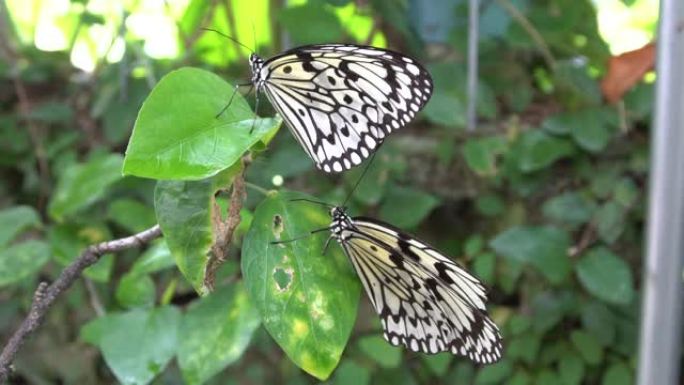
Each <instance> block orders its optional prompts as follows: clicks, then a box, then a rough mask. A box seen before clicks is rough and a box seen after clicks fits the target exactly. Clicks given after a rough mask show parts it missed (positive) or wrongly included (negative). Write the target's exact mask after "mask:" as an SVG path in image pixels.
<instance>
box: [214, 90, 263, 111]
mask: <svg viewBox="0 0 684 385" xmlns="http://www.w3.org/2000/svg"><path fill="white" fill-rule="evenodd" d="M247 86H250V88H249V89H250V91H249V92H251V91H252V87H254V85H253V84H252V83H244V84H236V85H235V87H234V88H233V94H232V95H230V99H228V104H226V106H225V107H223V108H222V109H221V111H219V113H218V114H216V116H215V117H214V118H215V119H218V118H219V117H220V116H221V115H223V113H224V112H226V110H227V109H228V107H230V105H231V104H232V103H233V98H235V94H236V93H237V92H238V89H239V88H240V87H247Z"/></svg>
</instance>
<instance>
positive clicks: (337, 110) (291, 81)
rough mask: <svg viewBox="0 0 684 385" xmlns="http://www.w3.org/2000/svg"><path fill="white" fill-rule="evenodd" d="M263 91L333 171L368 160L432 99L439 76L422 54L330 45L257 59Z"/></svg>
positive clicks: (255, 70)
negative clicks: (435, 76) (415, 56)
mask: <svg viewBox="0 0 684 385" xmlns="http://www.w3.org/2000/svg"><path fill="white" fill-rule="evenodd" d="M249 62H250V67H251V70H252V83H253V84H254V86H255V87H256V90H257V92H259V91H260V90H263V91H264V92H265V93H266V96H267V97H268V100H270V101H271V104H273V106H274V107H275V109H276V111H278V113H279V114H280V115H281V116H282V117H283V119H284V120H285V122H286V123H287V126H288V127H289V128H290V130H291V131H292V133H293V134H294V136H295V138H297V141H298V142H299V144H300V145H301V146H302V147H304V149H305V150H306V152H307V154H309V156H310V157H311V159H313V161H314V162H315V163H316V167H318V168H319V169H322V170H323V171H325V172H341V171H344V170H348V169H350V168H351V167H353V166H356V165H358V164H360V163H361V162H362V161H363V160H364V159H366V158H367V157H368V156H370V154H372V153H373V151H374V150H375V149H377V148H378V146H379V145H380V144H381V143H382V141H383V140H384V138H385V136H387V135H388V134H389V133H391V132H392V131H394V130H397V129H399V128H401V127H403V126H405V125H406V124H407V123H408V122H410V121H411V119H413V118H414V117H415V116H416V113H417V112H418V111H420V110H421V109H422V108H423V106H425V104H426V103H427V101H428V100H429V99H430V96H431V94H432V79H431V78H430V74H429V73H428V72H427V71H426V70H425V69H424V68H423V67H422V66H421V65H420V64H418V63H417V62H416V61H415V60H413V59H411V58H409V57H407V56H404V55H402V54H400V53H397V52H393V51H389V50H385V49H379V48H374V47H367V46H360V45H348V44H323V45H308V46H303V47H298V48H294V49H291V50H289V51H286V52H284V53H282V54H280V55H277V56H275V57H272V58H271V59H268V60H266V61H264V60H263V59H262V58H260V57H259V56H257V55H256V54H252V55H251V56H250V58H249Z"/></svg>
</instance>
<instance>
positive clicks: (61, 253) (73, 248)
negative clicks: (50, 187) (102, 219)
mask: <svg viewBox="0 0 684 385" xmlns="http://www.w3.org/2000/svg"><path fill="white" fill-rule="evenodd" d="M48 238H49V239H50V247H51V249H52V256H53V258H54V260H56V261H57V262H58V263H59V264H60V265H62V266H67V265H69V264H70V263H72V262H73V261H75V260H76V258H78V256H79V255H80V254H81V253H82V252H83V250H84V249H85V248H86V247H87V246H89V245H93V244H96V243H99V242H104V241H106V240H109V239H111V238H112V237H111V233H110V232H109V230H108V229H107V228H106V227H105V226H104V225H102V224H100V223H88V224H87V225H79V224H74V223H64V224H58V225H55V226H52V228H50V231H49V233H48ZM113 265H114V257H113V256H112V255H111V254H106V255H103V256H102V257H100V260H99V261H97V262H96V263H95V264H94V265H92V266H90V267H88V268H87V269H85V270H84V274H85V276H86V277H88V278H91V279H93V280H95V281H98V282H107V281H108V280H109V276H110V273H111V271H112V266H113Z"/></svg>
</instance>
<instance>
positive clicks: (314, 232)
mask: <svg viewBox="0 0 684 385" xmlns="http://www.w3.org/2000/svg"><path fill="white" fill-rule="evenodd" d="M328 230H330V228H328V227H324V228H322V229H316V230H311V231H309V233H308V234H304V235H300V236H298V237H294V238H291V239H285V240H282V241H271V242H270V243H271V244H272V245H281V244H283V243H290V242H294V241H298V240H300V239H304V238H307V237H310V236H312V235H313V234H316V233H320V232H321V231H328Z"/></svg>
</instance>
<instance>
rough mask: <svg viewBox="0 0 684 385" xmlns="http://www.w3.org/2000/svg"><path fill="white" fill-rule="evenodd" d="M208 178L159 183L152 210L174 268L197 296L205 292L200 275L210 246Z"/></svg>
mask: <svg viewBox="0 0 684 385" xmlns="http://www.w3.org/2000/svg"><path fill="white" fill-rule="evenodd" d="M215 191H216V188H215V185H214V181H213V179H212V178H208V179H204V180H200V181H159V182H157V187H156V189H155V190H154V208H155V211H156V213H157V221H159V226H160V227H161V229H162V233H163V234H164V239H165V240H166V244H167V245H168V248H169V250H171V254H172V255H173V257H174V258H175V260H176V265H177V266H178V269H179V270H180V271H181V273H183V275H184V276H185V278H186V279H187V280H188V282H190V283H191V284H192V286H193V287H194V288H195V290H197V291H198V292H199V293H205V292H206V288H204V273H205V268H206V265H207V262H208V260H209V257H208V255H207V253H208V252H209V250H210V249H211V246H212V244H213V243H214V232H213V225H212V222H211V218H212V210H213V197H214V192H215Z"/></svg>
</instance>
